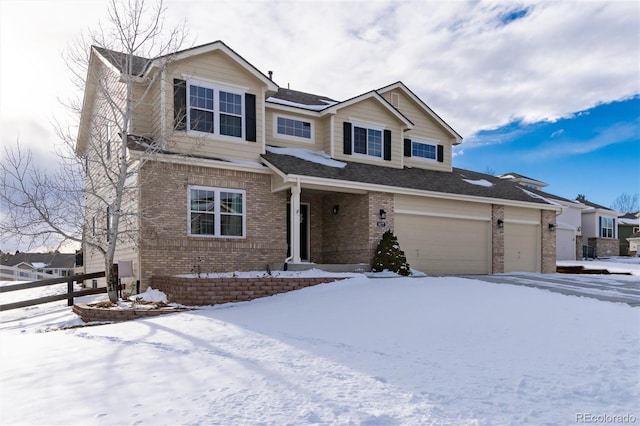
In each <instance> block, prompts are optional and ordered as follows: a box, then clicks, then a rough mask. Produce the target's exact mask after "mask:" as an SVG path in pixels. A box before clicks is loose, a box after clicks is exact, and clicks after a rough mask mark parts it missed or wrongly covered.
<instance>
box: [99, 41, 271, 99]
mask: <svg viewBox="0 0 640 426" xmlns="http://www.w3.org/2000/svg"><path fill="white" fill-rule="evenodd" d="M92 49H94V50H95V51H96V52H97V53H98V54H100V56H101V57H103V58H104V59H106V60H107V62H108V63H109V64H110V65H112V66H113V67H115V69H116V70H118V72H120V73H127V72H128V64H129V56H130V55H128V54H126V53H122V52H117V51H114V50H110V49H105V48H102V47H98V46H92ZM216 50H219V51H221V52H224V53H225V54H227V55H228V56H230V57H231V58H233V59H234V60H235V61H236V62H237V63H238V64H240V65H241V66H242V67H243V68H244V69H246V70H247V71H248V72H249V73H250V74H252V75H253V76H255V77H256V78H257V79H259V80H261V81H262V82H263V83H264V84H265V85H266V86H267V90H269V91H274V92H275V91H277V90H278V85H277V84H275V83H274V82H273V80H271V79H270V78H269V77H267V76H266V75H264V74H263V73H262V72H261V71H260V70H258V68H256V67H255V66H253V64H251V63H250V62H249V61H247V60H246V59H244V58H243V57H242V56H240V55H239V54H238V53H236V51H235V50H233V49H231V48H230V47H229V46H227V45H226V44H225V43H224V42H223V41H221V40H216V41H213V42H211V43H206V44H202V45H200V46H195V47H190V48H188V49H183V50H179V51H177V52H173V53H169V54H166V55H161V56H157V57H155V58H144V57H142V56H136V55H132V56H131V58H132V59H131V65H132V75H134V76H138V77H141V76H143V75H144V74H145V73H146V72H148V71H149V70H151V69H152V68H154V67H156V66H162V65H164V64H166V63H167V61H172V62H175V61H181V60H183V59H187V58H190V57H193V56H197V55H202V54H204V53H208V52H214V51H216Z"/></svg>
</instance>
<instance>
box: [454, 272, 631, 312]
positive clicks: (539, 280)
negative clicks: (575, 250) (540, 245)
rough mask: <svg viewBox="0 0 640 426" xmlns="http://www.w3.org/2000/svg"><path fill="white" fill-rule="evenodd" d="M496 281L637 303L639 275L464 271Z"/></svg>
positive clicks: (469, 276)
mask: <svg viewBox="0 0 640 426" xmlns="http://www.w3.org/2000/svg"><path fill="white" fill-rule="evenodd" d="M464 278H472V279H474V280H480V281H486V282H490V283H496V284H511V285H524V286H527V287H534V288H540V289H544V290H549V291H552V292H555V293H561V294H566V295H571V296H582V297H591V298H594V299H598V300H603V301H606V302H616V303H627V304H629V305H631V306H640V277H638V276H633V275H591V274H579V275H573V274H532V273H524V272H522V273H518V272H513V273H507V274H496V275H465V276H464Z"/></svg>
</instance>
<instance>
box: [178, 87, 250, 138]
mask: <svg viewBox="0 0 640 426" xmlns="http://www.w3.org/2000/svg"><path fill="white" fill-rule="evenodd" d="M186 85H187V94H186V97H187V99H186V101H187V102H186V108H187V134H189V135H194V136H197V137H203V136H204V137H209V138H216V139H223V140H227V141H233V142H246V134H245V133H246V132H245V130H246V129H245V127H246V120H247V114H246V111H245V107H246V105H245V104H246V102H245V95H246V93H247V91H246V90H245V91H243V90H242V89H241V88H237V87H232V86H225V85H220V84H214V83H212V82H208V81H203V80H195V79H191V80H187V81H186ZM191 85H194V86H201V87H206V88H207V89H212V90H213V133H209V132H201V131H198V130H193V129H191V95H190V92H189V91H190V86H191ZM220 91H223V92H227V93H233V94H235V95H240V99H241V102H242V108H241V118H242V120H241V122H240V131H241V135H240V136H229V135H223V134H220Z"/></svg>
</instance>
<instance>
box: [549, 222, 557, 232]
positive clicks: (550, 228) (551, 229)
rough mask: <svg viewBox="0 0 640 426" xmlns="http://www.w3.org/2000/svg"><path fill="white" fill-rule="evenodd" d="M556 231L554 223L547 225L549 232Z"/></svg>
mask: <svg viewBox="0 0 640 426" xmlns="http://www.w3.org/2000/svg"><path fill="white" fill-rule="evenodd" d="M555 230H556V225H555V224H554V223H550V224H549V231H551V232H553V231H555Z"/></svg>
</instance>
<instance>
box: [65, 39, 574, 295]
mask: <svg viewBox="0 0 640 426" xmlns="http://www.w3.org/2000/svg"><path fill="white" fill-rule="evenodd" d="M134 59H135V60H136V64H137V63H145V61H144V59H143V58H134ZM157 60H158V61H159V60H160V59H159V58H158V59H157ZM125 61H126V57H125V56H123V55H122V54H119V53H117V52H112V51H109V50H105V49H100V48H95V47H94V48H92V49H91V60H90V70H89V72H90V73H91V72H94V71H96V70H101V71H102V72H112V73H113V74H114V78H115V79H117V78H119V77H120V76H121V73H124V72H125V70H126V69H128V68H127V67H126V66H125V65H126V62H125ZM134 65H135V64H134ZM134 68H135V67H134ZM156 72H160V71H158V69H157V68H154V66H153V61H152V64H151V66H146V67H145V66H140V67H137V68H136V69H135V71H134V74H136V81H138V82H139V86H140V87H139V90H137V91H134V93H141V92H143V91H145V90H148V91H149V93H151V94H152V99H153V100H154V101H153V103H151V104H149V105H147V106H146V108H145V109H144V110H143V111H141V112H140V113H137V114H136V115H134V117H133V118H132V122H131V127H130V129H131V133H134V134H135V136H134V135H130V138H129V140H128V148H129V153H128V154H129V155H131V156H146V157H145V158H147V160H148V161H147V162H146V163H145V165H144V166H143V167H142V169H141V170H140V172H139V173H138V175H137V176H136V177H135V178H136V179H138V182H139V187H138V192H137V195H136V197H135V199H134V200H130V201H131V205H134V206H140V209H141V210H140V211H139V216H138V227H139V237H138V240H137V241H134V242H133V243H131V244H121V245H120V249H119V251H118V252H117V253H116V258H115V260H116V261H118V260H133V269H134V271H135V275H136V277H137V278H138V279H140V280H141V284H142V289H144V288H145V287H146V286H148V285H149V280H150V278H151V277H152V276H154V275H166V274H184V273H189V272H192V271H194V270H196V269H198V270H202V271H207V272H209V271H212V272H214V271H235V270H263V269H265V268H266V265H279V266H280V267H282V265H283V264H284V263H290V264H292V263H293V264H295V263H302V262H315V263H318V264H323V263H324V264H329V263H340V264H356V263H367V264H370V263H371V260H372V257H373V252H374V250H375V247H376V245H377V243H378V242H379V240H380V238H381V236H382V234H383V233H384V232H385V231H386V230H389V229H391V230H393V231H394V232H395V234H396V235H397V236H398V240H399V242H400V245H401V248H402V249H403V250H404V251H405V253H406V255H407V258H408V261H409V263H410V264H411V266H412V267H413V268H415V269H418V270H422V271H424V272H426V273H429V274H487V273H497V272H508V271H531V272H545V273H550V272H555V260H556V237H555V227H556V216H557V214H558V213H559V212H560V211H561V210H562V208H561V206H559V205H557V204H555V203H550V202H549V201H547V200H545V199H544V198H543V197H539V196H535V195H532V194H531V193H530V192H527V191H524V190H523V188H522V187H521V186H520V185H518V184H517V183H514V182H511V181H509V180H505V179H500V178H497V177H493V176H489V175H486V174H482V173H476V172H472V171H468V170H462V169H457V168H454V167H453V166H452V147H453V146H455V145H458V144H460V143H461V142H462V137H461V136H460V135H459V134H458V133H456V132H455V131H454V130H453V129H452V128H451V127H450V126H449V125H448V124H447V123H446V122H445V121H444V120H442V118H441V117H440V116H438V115H437V114H436V113H435V112H434V111H433V110H431V109H430V108H429V107H428V106H427V105H426V104H425V103H424V102H423V101H422V100H421V99H419V98H418V97H417V96H416V95H415V93H413V92H412V91H411V90H410V89H409V88H408V87H407V86H405V85H404V84H403V83H401V82H397V83H393V84H390V85H388V86H385V87H382V88H379V89H376V90H371V91H369V92H367V93H364V94H361V95H358V96H355V97H353V98H350V99H347V100H345V101H336V100H334V99H331V98H328V97H325V96H318V95H313V94H309V93H304V92H299V91H295V90H291V89H288V88H281V87H279V86H278V85H276V83H275V82H274V81H273V80H272V79H271V73H269V74H270V76H269V77H267V76H265V75H264V74H263V73H261V72H260V71H258V70H257V69H256V68H255V67H254V66H253V65H251V64H250V63H249V62H247V61H246V60H245V59H244V58H242V57H241V56H240V55H238V54H237V53H236V52H234V51H233V50H232V49H230V48H229V47H228V46H227V45H226V44H224V43H223V42H220V41H217V42H213V43H209V44H206V45H202V46H198V47H194V48H191V49H187V50H184V51H181V52H178V53H177V54H176V55H174V61H173V62H171V63H170V64H169V65H168V67H167V68H166V69H163V71H161V73H162V75H160V76H159V78H157V79H156V80H154V81H155V83H152V85H151V86H147V84H149V83H147V82H148V81H152V80H151V78H150V77H151V76H152V75H153V73H156ZM89 81H90V79H89ZM101 96H102V95H101V92H100V90H97V89H96V88H95V87H90V86H88V87H87V88H86V89H85V99H84V105H83V113H82V117H81V126H80V131H79V136H78V144H77V153H78V155H81V156H86V157H88V160H89V161H88V164H92V161H91V156H92V155H95V153H94V152H92V150H91V149H89V148H88V147H89V143H88V141H89V138H90V135H91V134H92V132H95V131H100V130H99V129H100V128H101V127H102V126H103V124H104V123H102V122H101V121H100V115H99V114H97V113H96V109H98V108H99V105H100V103H101V99H100V97H101ZM142 145H145V146H148V145H152V146H154V147H155V148H156V151H157V152H156V153H154V154H153V155H149V154H146V153H145V152H144V151H143V150H142V149H141V146H142ZM93 207H95V206H93ZM93 211H99V208H97V209H96V208H94V210H93ZM103 211H104V210H103ZM106 226H108V222H107V214H106V213H105V214H103V215H97V216H95V215H91V214H87V229H91V228H93V229H94V230H95V229H97V230H98V231H99V230H100V229H104V228H105V227H106ZM83 251H84V265H85V269H86V272H92V271H97V270H102V269H103V268H104V263H103V259H102V257H101V256H100V255H99V254H98V253H97V252H96V251H95V250H92V249H91V248H90V247H88V246H86V245H85V247H84V250H83Z"/></svg>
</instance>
